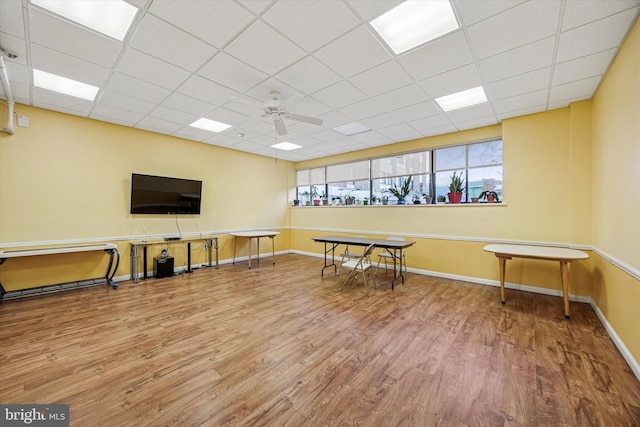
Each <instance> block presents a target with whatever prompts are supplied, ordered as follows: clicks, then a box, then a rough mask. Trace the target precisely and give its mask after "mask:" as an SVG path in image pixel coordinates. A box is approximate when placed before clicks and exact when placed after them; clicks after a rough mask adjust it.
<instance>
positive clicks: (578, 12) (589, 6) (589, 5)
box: [562, 0, 640, 31]
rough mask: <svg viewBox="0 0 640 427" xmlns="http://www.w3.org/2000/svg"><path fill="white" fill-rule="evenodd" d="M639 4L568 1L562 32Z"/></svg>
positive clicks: (633, 1)
mask: <svg viewBox="0 0 640 427" xmlns="http://www.w3.org/2000/svg"><path fill="white" fill-rule="evenodd" d="M639 4H640V1H638V0H615V1H603V0H567V1H566V4H565V7H564V14H563V19H562V31H566V30H570V29H572V28H575V27H578V26H580V25H584V24H588V23H590V22H593V21H596V20H598V19H602V18H605V17H607V16H610V15H614V14H616V13H618V12H622V11H623V10H626V9H630V8H632V7H636V6H638V5H639Z"/></svg>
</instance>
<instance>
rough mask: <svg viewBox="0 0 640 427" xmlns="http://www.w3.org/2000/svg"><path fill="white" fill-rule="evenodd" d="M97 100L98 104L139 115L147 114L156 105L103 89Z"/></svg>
mask: <svg viewBox="0 0 640 427" xmlns="http://www.w3.org/2000/svg"><path fill="white" fill-rule="evenodd" d="M99 102H100V104H99V106H105V107H112V108H116V109H119V110H123V111H129V112H132V113H137V114H141V115H147V114H149V113H150V112H151V110H153V109H154V108H155V107H156V104H154V103H151V102H147V101H144V100H142V99H139V98H134V97H132V96H128V95H123V94H121V93H117V92H113V91H110V90H105V91H104V92H103V93H102V95H101V96H100V100H99Z"/></svg>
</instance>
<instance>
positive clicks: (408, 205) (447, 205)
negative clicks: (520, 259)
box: [290, 202, 507, 209]
mask: <svg viewBox="0 0 640 427" xmlns="http://www.w3.org/2000/svg"><path fill="white" fill-rule="evenodd" d="M490 206H494V207H498V206H507V204H506V203H504V202H498V203H486V202H485V203H482V202H481V203H433V204H429V205H425V204H424V203H421V204H419V205H414V204H413V203H409V204H406V205H398V204H389V205H336V206H334V205H320V206H313V205H309V206H290V207H291V208H295V209H312V208H316V209H317V208H394V207H396V208H398V207H399V208H420V207H422V208H443V207H490Z"/></svg>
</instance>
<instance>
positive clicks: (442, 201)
mask: <svg viewBox="0 0 640 427" xmlns="http://www.w3.org/2000/svg"><path fill="white" fill-rule="evenodd" d="M445 200H447V199H446V198H445V197H444V196H438V203H444V202H445Z"/></svg>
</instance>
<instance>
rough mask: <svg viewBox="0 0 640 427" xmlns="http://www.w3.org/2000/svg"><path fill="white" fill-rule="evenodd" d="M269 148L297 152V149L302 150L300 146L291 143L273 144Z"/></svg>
mask: <svg viewBox="0 0 640 427" xmlns="http://www.w3.org/2000/svg"><path fill="white" fill-rule="evenodd" d="M271 148H277V149H278V150H284V151H291V150H297V149H298V148H302V146H300V145H298V144H294V143H292V142H280V143H278V144H273V145H272V146H271Z"/></svg>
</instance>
